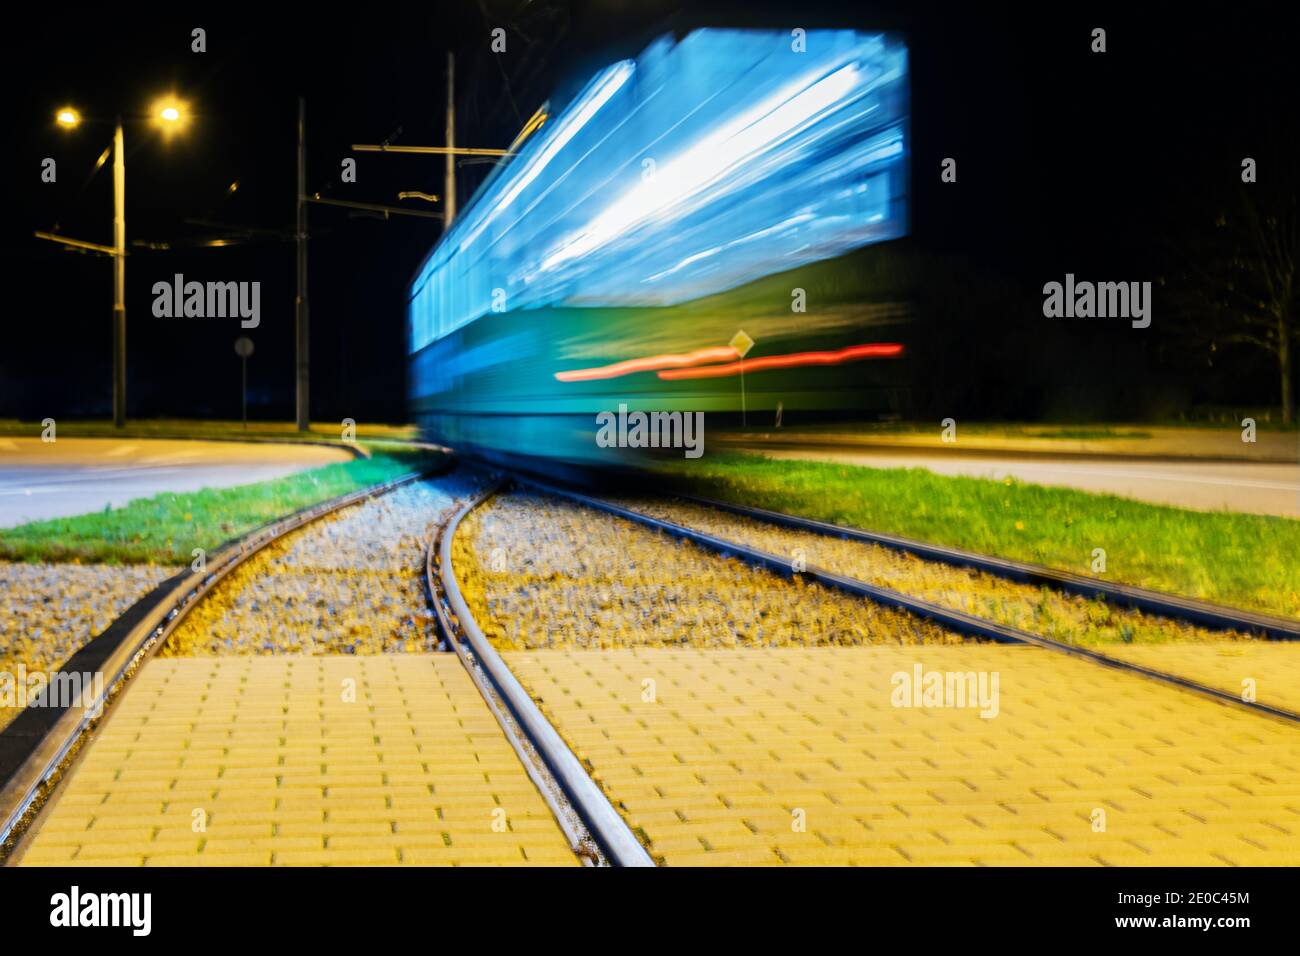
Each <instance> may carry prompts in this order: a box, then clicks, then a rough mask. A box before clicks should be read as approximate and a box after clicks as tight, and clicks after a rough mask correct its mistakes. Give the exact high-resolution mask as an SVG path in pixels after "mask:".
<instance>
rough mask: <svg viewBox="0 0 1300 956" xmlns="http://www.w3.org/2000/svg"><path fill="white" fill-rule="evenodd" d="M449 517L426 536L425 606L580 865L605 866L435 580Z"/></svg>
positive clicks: (606, 862) (438, 575) (483, 496)
mask: <svg viewBox="0 0 1300 956" xmlns="http://www.w3.org/2000/svg"><path fill="white" fill-rule="evenodd" d="M500 485H501V483H500V482H498V483H497V484H496V485H495V486H493V487H491V488H488V489H487V490H485V491H483V492H480V493H479V495H478V497H477V501H476V504H482V502H483V501H486V500H487V498H488V497H490V496H491V495H492V494H494V493H495V492H496V491H497V490H498V489H499V488H500ZM449 522H450V519H448V520H447V521H443V522H441V523H440V524H439V526H438V527H437V528H436V529H435V530H434V532H433V534H431V535H430V536H429V540H428V542H427V543H426V545H425V552H424V587H425V594H426V596H427V597H428V600H429V606H430V607H431V608H433V612H434V616H435V617H436V618H437V619H438V629H439V632H440V633H441V634H442V636H443V640H444V641H445V642H446V644H447V646H448V647H449V648H450V649H451V650H453V651H455V652H456V656H457V657H459V658H460V662H461V664H462V665H464V667H465V670H466V671H467V672H468V673H469V676H470V678H471V679H472V680H473V681H474V684H475V686H476V687H477V688H478V691H479V693H480V694H481V695H482V696H483V700H484V701H485V702H486V703H487V706H488V709H489V710H490V711H492V715H493V716H494V717H496V719H497V723H498V724H500V725H501V729H502V731H504V733H505V736H506V739H507V740H508V741H510V746H511V747H513V748H514V750H515V754H516V755H517V756H518V757H519V762H520V763H521V764H523V767H524V770H525V771H526V772H527V774H528V776H529V778H530V779H531V780H532V781H533V785H534V786H535V787H537V791H538V793H540V794H541V796H542V800H543V801H544V802H545V803H546V805H547V807H549V808H550V811H551V815H552V816H554V817H555V821H556V823H558V824H559V827H560V830H561V831H562V832H563V833H564V836H565V838H566V839H567V840H568V841H569V847H570V849H572V850H573V852H574V855H575V856H577V857H578V858H580V859H581V860H582V862H583V865H584V866H608V865H609V859H608V857H606V856H605V855H604V854H603V853H602V852H601V851H600V847H599V845H598V844H597V842H596V840H595V839H594V838H593V837H592V835H591V832H590V831H589V830H588V829H587V826H586V824H585V823H584V822H583V819H582V815H581V814H580V813H578V810H577V808H576V807H575V806H574V805H573V804H572V802H570V800H569V798H568V795H567V794H565V792H564V788H563V787H561V786H560V783H559V781H558V780H556V779H555V775H554V774H553V773H551V769H550V767H549V766H547V764H546V761H545V759H544V758H543V757H542V755H541V754H540V753H539V752H538V750H537V748H536V747H535V746H533V742H532V741H531V740H529V739H528V735H527V734H525V733H524V732H523V728H522V727H520V726H519V722H518V721H517V720H515V718H514V715H513V714H512V713H511V712H510V708H509V706H508V705H507V704H506V702H505V700H504V699H503V698H502V697H501V694H500V693H499V692H498V691H497V689H496V685H495V684H494V683H493V682H492V678H491V676H490V675H489V674H488V672H487V671H486V670H485V669H484V668H483V666H482V665H481V664H479V662H478V660H477V659H476V658H475V657H474V652H473V651H472V650H470V648H469V647H468V646H467V644H466V642H465V640H464V639H463V638H462V635H461V633H460V629H459V626H458V621H457V619H456V617H455V615H454V614H452V612H451V608H450V606H449V605H448V604H447V602H446V600H445V599H444V597H443V591H442V588H441V587H440V584H439V582H440V581H441V570H442V567H441V565H442V563H441V561H440V560H439V558H438V545H439V544H440V543H441V541H442V536H443V535H444V534H445V533H446V531H447V525H448V524H449Z"/></svg>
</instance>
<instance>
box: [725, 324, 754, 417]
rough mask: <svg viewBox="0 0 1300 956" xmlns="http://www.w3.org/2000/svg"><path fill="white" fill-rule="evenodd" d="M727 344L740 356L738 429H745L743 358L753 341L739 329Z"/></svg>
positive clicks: (751, 346) (752, 345)
mask: <svg viewBox="0 0 1300 956" xmlns="http://www.w3.org/2000/svg"><path fill="white" fill-rule="evenodd" d="M727 344H728V345H730V346H731V347H732V348H733V349H735V350H736V352H737V353H738V354H739V355H740V427H741V428H746V427H748V425H747V414H746V410H745V356H746V355H748V354H749V350H750V349H752V348H753V347H754V340H753V339H751V338H750V337H749V336H748V335H746V334H745V330H744V329H741V330H740V331H739V332H737V333H736V334H735V335H733V336H732V337H731V341H730V342H728V343H727Z"/></svg>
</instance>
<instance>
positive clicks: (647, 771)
mask: <svg viewBox="0 0 1300 956" xmlns="http://www.w3.org/2000/svg"><path fill="white" fill-rule="evenodd" d="M518 484H519V488H520V491H521V493H520V494H518V495H515V494H508V493H503V494H502V495H501V496H500V498H498V499H496V500H492V499H488V500H485V502H484V503H483V504H480V505H479V506H478V508H479V509H481V510H482V512H483V514H482V515H481V517H478V518H477V520H476V521H475V522H472V524H473V527H471V528H469V529H468V530H467V531H463V532H462V537H463V538H465V540H464V541H463V542H462V543H460V544H458V549H459V550H458V551H457V555H458V558H457V560H458V561H463V562H466V564H467V565H472V564H474V563H476V562H482V561H484V560H485V559H486V558H487V555H488V552H489V550H492V551H495V549H496V548H498V547H503V548H505V549H507V550H508V549H509V548H510V547H514V548H515V549H516V553H515V555H514V556H513V557H512V558H511V559H510V561H509V562H507V563H512V564H513V567H511V568H510V569H508V570H504V569H502V568H497V569H495V570H494V569H492V568H490V567H484V568H479V569H478V570H471V569H468V568H467V570H469V576H470V579H471V583H472V584H473V588H474V591H475V593H474V594H472V595H468V596H467V602H468V603H469V604H470V605H471V606H472V608H473V613H475V614H485V615H487V617H485V618H483V621H484V622H485V627H486V622H487V621H488V620H489V618H491V617H492V616H494V615H496V614H498V613H505V614H518V613H520V609H521V608H523V607H524V605H523V604H522V603H521V602H522V601H523V600H524V598H523V597H522V596H521V589H522V590H523V591H525V592H527V608H528V610H529V612H530V614H531V615H534V616H535V619H532V620H530V621H529V623H528V626H527V628H526V633H525V634H524V635H523V636H524V637H526V638H527V640H526V641H525V642H523V643H521V641H520V639H519V638H520V635H519V633H517V632H515V631H512V630H510V629H509V628H507V629H505V630H502V629H501V628H500V627H496V628H495V629H494V631H493V634H494V637H493V640H494V641H496V642H497V643H498V644H499V646H500V647H501V648H502V650H501V657H502V658H503V660H504V661H505V663H506V665H507V666H508V667H509V669H510V670H511V671H512V672H513V674H514V675H515V677H516V678H517V679H518V681H519V682H520V683H521V684H522V685H523V687H524V688H525V689H526V691H527V693H528V694H529V695H530V696H531V697H532V698H533V699H534V701H535V702H536V703H538V704H539V706H540V707H541V708H542V710H543V711H544V713H545V716H546V717H547V718H548V720H549V721H550V723H551V724H552V725H553V726H554V727H555V728H556V730H557V731H559V732H560V734H561V735H562V736H563V738H564V739H565V741H566V743H567V744H568V745H569V746H570V747H571V748H572V749H573V751H574V752H575V754H577V755H578V756H579V757H580V759H581V760H582V762H583V764H584V766H585V767H587V768H588V769H589V771H590V773H591V776H592V778H593V779H594V780H596V781H597V782H598V783H599V784H600V786H601V788H602V790H604V791H605V793H606V795H607V797H608V799H609V800H610V802H611V803H613V804H615V805H616V806H617V807H618V809H619V812H620V814H621V815H622V816H623V817H624V819H625V820H626V821H627V823H628V825H629V826H630V827H631V828H632V829H633V830H634V831H635V832H636V833H637V834H638V836H639V837H640V839H641V841H642V843H643V845H644V846H645V847H646V848H647V849H648V850H649V852H650V853H651V854H652V855H653V857H654V858H655V859H656V861H658V862H662V863H666V864H668V865H702V864H724V865H725V864H751V863H787V864H789V863H792V864H797V865H799V864H802V865H816V864H826V863H833V864H844V863H860V864H878V865H890V864H894V865H897V864H906V863H912V864H916V863H939V864H953V863H967V864H969V863H976V864H977V865H979V864H983V865H998V864H1008V863H1010V864H1015V863H1020V864H1025V863H1039V864H1044V863H1049V864H1053V865H1058V864H1093V865H1095V864H1098V863H1100V864H1103V865H1152V864H1157V863H1166V864H1167V863H1186V864H1192V863H1196V864H1201V865H1205V864H1220V865H1222V864H1228V865H1243V864H1248V863H1251V862H1268V861H1273V862H1278V861H1280V860H1284V859H1289V858H1293V857H1294V853H1295V852H1297V851H1300V837H1298V836H1297V826H1296V821H1295V820H1294V819H1293V818H1294V817H1295V816H1296V814H1297V813H1298V812H1300V811H1297V810H1296V809H1295V808H1294V806H1293V803H1294V800H1293V793H1294V787H1295V786H1297V785H1300V739H1298V738H1297V737H1296V736H1295V733H1294V727H1295V720H1294V717H1293V716H1292V715H1290V714H1287V713H1285V712H1278V711H1280V710H1281V709H1280V708H1271V707H1267V706H1265V707H1248V706H1242V705H1243V704H1244V703H1245V702H1244V701H1243V702H1238V701H1237V700H1236V699H1232V698H1231V697H1230V695H1226V694H1224V693H1222V692H1220V691H1218V690H1217V689H1216V688H1213V687H1205V688H1199V687H1196V686H1195V683H1196V682H1189V681H1186V680H1184V679H1183V678H1181V677H1179V676H1178V675H1175V674H1170V673H1166V672H1161V671H1160V670H1159V669H1158V668H1151V669H1149V670H1150V671H1151V673H1148V672H1146V671H1144V670H1142V669H1140V668H1134V667H1131V666H1127V664H1128V662H1123V661H1115V662H1111V661H1108V660H1104V659H1102V658H1104V657H1105V655H1098V656H1091V655H1090V654H1089V653H1087V651H1088V649H1086V648H1074V647H1069V648H1068V650H1067V649H1065V648H1062V649H1058V648H1057V647H1055V646H1053V644H1055V643H1057V642H1049V641H1039V640H1033V639H1032V638H1034V637H1035V636H1034V635H1030V634H1025V635H1023V636H1022V635H1021V634H1020V633H1017V632H1016V631H1015V629H1012V628H1006V627H1005V626H1000V625H996V624H992V623H991V622H988V621H982V620H979V619H978V618H975V617H974V616H972V615H959V614H954V613H953V612H952V611H951V610H949V609H945V608H943V607H939V606H937V605H929V604H927V603H926V602H920V603H918V602H916V600H915V599H914V598H911V597H909V596H908V595H906V594H903V595H899V594H897V592H895V593H892V594H891V593H885V594H882V593H881V591H882V590H885V589H879V588H874V587H872V586H870V585H864V583H863V582H858V581H854V580H852V579H850V578H846V577H844V576H842V575H832V574H829V573H822V574H820V575H819V574H818V572H817V569H816V568H815V567H805V568H804V569H803V570H802V571H800V572H795V571H794V570H793V569H792V568H791V566H790V561H789V559H788V557H786V556H779V557H778V556H777V555H774V554H770V553H764V552H761V551H759V550H757V549H755V548H752V547H747V546H746V545H744V544H743V543H741V542H738V541H736V540H732V539H728V538H724V537H722V536H721V535H718V534H716V533H714V534H704V533H702V532H700V531H699V530H698V529H695V528H692V527H687V526H685V525H683V524H676V523H673V522H667V521H664V520H662V519H661V518H655V517H651V516H648V515H645V514H639V513H637V512H635V511H633V510H631V509H628V508H625V507H620V506H619V505H616V504H613V503H611V502H607V501H601V500H597V499H593V498H591V497H590V496H585V495H579V494H575V493H572V492H567V491H561V490H559V489H551V488H549V487H548V486H544V485H540V484H538V483H529V482H526V481H519V482H518ZM548 501H551V502H556V503H557V504H555V505H553V506H552V505H547V502H548ZM561 503H564V504H561ZM566 509H567V511H566ZM533 511H537V512H538V514H537V515H536V516H532V512H533ZM557 525H558V526H565V527H569V528H578V529H582V532H583V533H584V534H585V535H586V536H587V537H588V538H589V539H590V540H591V542H593V543H592V544H591V545H584V544H583V541H585V540H587V538H581V537H574V536H573V535H572V534H569V536H568V537H565V536H563V535H562V536H561V537H560V539H558V541H559V544H558V545H557V543H556V540H544V539H543V538H544V534H545V532H546V531H547V530H548V529H550V528H552V527H553V526H557ZM633 527H637V528H639V529H644V530H639V531H637V532H635V533H634V532H633V530H632V528H633ZM466 536H467V537H466ZM665 536H671V537H665ZM673 538H675V539H678V540H679V541H680V542H681V544H679V545H675V546H670V545H664V544H660V545H655V544H654V542H655V540H659V541H661V542H665V541H668V540H671V539H673ZM510 542H514V544H513V545H511V544H510ZM595 542H617V543H616V545H614V546H613V547H612V548H611V547H609V546H603V545H602V546H600V547H598V546H597V545H596V544H595ZM565 547H570V548H574V549H577V550H575V551H574V552H573V553H572V554H568V553H565V552H564V548H565ZM656 547H657V548H658V550H659V551H660V552H661V554H660V555H659V556H658V557H656V556H655V555H654V554H653V553H651V551H652V549H653V548H656ZM557 548H558V549H559V550H557ZM588 551H590V552H591V553H586V552H588ZM691 551H696V552H700V553H707V554H710V555H713V556H714V557H713V560H715V561H717V562H720V563H728V564H730V566H732V567H737V568H742V567H743V568H747V569H750V570H749V573H750V575H751V584H752V586H753V587H755V588H757V587H759V586H760V585H759V583H758V581H757V579H756V578H755V575H759V576H767V577H768V582H769V583H767V584H766V585H765V587H767V588H769V589H772V590H774V591H775V592H777V593H781V592H782V589H781V588H780V587H776V586H775V585H774V584H773V583H771V582H774V581H776V580H777V579H778V577H779V578H784V579H785V580H787V581H788V582H790V590H788V591H786V592H785V594H786V596H785V598H784V600H785V601H787V602H789V603H790V604H792V605H801V604H809V603H811V604H812V605H813V606H820V605H819V604H817V603H816V602H818V601H820V600H821V598H818V597H816V596H815V594H814V591H816V589H818V588H825V589H827V590H831V589H834V590H839V591H842V592H844V593H845V594H846V595H851V596H853V597H854V598H856V599H861V598H863V597H867V598H869V599H872V600H869V601H868V602H867V603H865V604H859V607H860V608H862V609H863V610H864V612H865V610H866V609H867V608H869V607H871V606H872V605H873V603H874V601H875V599H880V598H883V601H882V603H884V604H886V605H889V606H891V607H893V608H896V609H898V610H899V611H902V612H905V613H907V614H909V615H912V616H922V617H928V618H929V620H930V622H931V626H935V625H937V624H939V623H940V622H942V625H943V627H945V628H947V629H949V630H960V631H961V633H963V634H965V635H967V638H968V640H967V641H966V643H965V644H961V643H959V644H956V645H953V644H946V643H944V642H921V643H912V644H908V643H898V642H894V643H892V644H891V643H890V642H888V641H884V642H881V641H878V640H872V639H870V638H866V639H864V640H862V641H858V640H856V639H851V640H850V643H848V644H845V643H843V642H842V641H841V640H840V639H839V638H835V637H833V636H832V639H831V640H830V641H823V640H821V639H818V640H817V641H815V642H811V641H802V642H801V641H797V640H796V641H792V642H786V643H784V644H781V645H774V644H770V643H767V642H763V641H759V642H742V643H738V644H732V645H727V644H720V643H718V642H716V641H715V640H714V639H713V638H712V637H711V636H710V635H711V634H712V632H711V631H709V630H708V629H707V628H702V627H701V626H700V625H699V624H698V623H696V624H692V623H691V622H690V620H689V619H687V618H681V619H680V620H679V622H678V634H679V637H678V640H677V642H676V643H666V642H664V641H661V640H660V639H659V638H654V639H653V641H652V642H651V643H641V644H637V643H628V644H625V643H623V642H622V641H616V642H614V643H610V642H609V641H603V642H601V643H600V644H586V643H574V642H573V639H572V635H571V627H572V620H571V617H572V615H571V613H570V605H572V604H573V603H574V601H575V595H574V592H573V586H574V583H575V582H578V583H580V584H581V585H582V586H583V587H586V588H589V589H591V590H592V591H595V592H599V593H600V594H603V595H606V597H604V598H602V599H600V600H597V601H594V602H592V601H585V602H581V603H583V604H584V606H583V607H582V608H581V609H580V610H581V613H583V614H586V615H588V616H589V618H590V620H592V621H593V622H596V621H601V622H608V625H609V626H610V627H611V628H615V627H620V626H623V625H621V624H620V623H619V620H622V621H623V622H625V623H626V624H627V625H629V626H630V627H631V628H633V629H636V628H638V627H643V626H645V624H646V622H647V621H648V620H649V619H648V618H647V616H646V608H645V597H646V595H647V594H648V593H651V592H650V591H648V590H647V589H654V590H656V591H658V592H660V593H661V594H662V600H663V602H665V603H667V605H668V606H669V607H670V608H678V609H679V611H680V610H689V606H686V607H683V606H682V605H681V604H680V600H681V594H677V593H674V592H675V590H676V589H678V588H679V583H680V582H682V581H683V580H684V579H686V580H689V579H691V578H693V577H696V576H700V575H702V574H703V572H702V571H701V569H700V568H699V567H698V566H697V565H696V564H694V563H692V560H689V559H688V558H689V552H691ZM621 552H626V554H622V555H621V556H620V553H621ZM810 570H811V571H812V575H810V574H809V571H810ZM593 575H594V577H593ZM629 575H630V577H627V581H626V583H620V582H621V579H623V578H624V577H625V576H629ZM809 577H812V583H807V584H803V585H800V584H798V582H799V581H800V580H807V579H808V578H809ZM658 582H672V583H664V584H660V583H658ZM714 584H715V581H714V579H713V578H711V577H710V578H705V579H702V580H701V582H700V586H701V587H703V588H705V589H706V590H707V589H709V588H711V587H713V586H714ZM682 593H689V587H688V588H686V590H685V591H683V592H682ZM736 598H737V600H740V596H739V594H737V595H736ZM609 601H613V602H614V603H613V604H612V605H611V604H609V603H608V602H609ZM494 608H495V609H496V610H493V609H494ZM620 616H621V617H620ZM746 620H748V619H746ZM789 620H793V621H797V620H798V618H797V615H796V616H794V617H792V618H790V619H789ZM591 626H593V627H599V626H602V625H600V624H595V623H593V624H592V625H591ZM743 626H747V627H748V626H752V625H743ZM645 636H646V637H647V638H650V634H649V632H646V635H645ZM971 636H974V637H975V638H977V640H976V641H973V642H972V641H970V640H969V638H970V637H971ZM560 638H563V640H560ZM999 638H1001V639H1000V640H999ZM1027 638H1028V639H1027ZM1256 643H1276V642H1256ZM1075 651H1084V652H1085V653H1083V654H1076V653H1074V652H1075ZM1079 657H1083V658H1084V660H1083V661H1079V660H1078V658H1079ZM1097 665H1103V666H1097ZM923 667H924V669H925V670H926V671H927V672H929V674H931V675H932V674H934V673H939V674H948V675H949V676H951V675H952V674H953V673H956V674H958V675H959V676H960V675H967V676H975V675H978V676H979V677H980V679H983V678H984V677H986V676H988V677H991V678H996V676H997V674H998V673H999V672H1000V673H1001V675H1002V678H1003V680H1002V689H1003V693H1002V695H1001V700H1002V704H1001V712H1000V713H999V712H998V708H997V706H996V704H995V705H994V706H993V707H992V708H991V712H989V713H980V714H978V715H977V714H975V713H974V712H973V711H971V710H966V711H964V712H963V711H960V710H947V709H945V708H946V707H949V706H952V704H951V703H947V704H945V703H943V702H942V701H941V702H940V703H939V704H938V705H931V704H929V703H925V704H916V705H915V707H914V706H913V704H912V702H911V701H909V700H907V699H903V700H901V701H900V700H899V698H898V697H897V695H896V694H891V682H892V681H893V680H897V679H898V678H899V677H900V676H902V677H903V678H905V679H906V678H908V677H910V675H911V672H912V671H913V669H915V670H916V671H918V672H919V671H920V670H921V669H922V668H923ZM918 681H919V674H918ZM646 687H650V688H651V692H650V694H649V696H648V697H647V696H645V688H646ZM656 687H657V688H658V697H656V696H655V691H654V688H656ZM981 693H982V691H981ZM993 696H994V698H995V699H996V697H997V694H996V691H995V693H994V695H993ZM956 706H958V707H960V706H961V704H960V702H959V703H958V704H957V705H956ZM916 708H920V709H916ZM982 717H988V718H990V719H988V720H987V721H985V720H982V719H981V718H982ZM1245 794H1250V796H1249V798H1247V797H1245ZM1243 799H1249V801H1250V802H1249V804H1248V805H1242V804H1241V803H1240V801H1241V800H1243ZM1107 814H1110V815H1112V816H1111V818H1110V825H1109V829H1107V822H1106V820H1107Z"/></svg>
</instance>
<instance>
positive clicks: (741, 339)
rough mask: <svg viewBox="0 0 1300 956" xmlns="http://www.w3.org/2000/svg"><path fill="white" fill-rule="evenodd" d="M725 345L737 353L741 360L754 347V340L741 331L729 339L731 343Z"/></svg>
mask: <svg viewBox="0 0 1300 956" xmlns="http://www.w3.org/2000/svg"><path fill="white" fill-rule="evenodd" d="M727 344H728V345H730V346H731V347H732V348H733V349H735V350H736V351H737V352H739V353H740V357H741V358H744V357H745V356H746V355H747V354H749V350H750V349H752V348H753V347H754V340H753V339H751V338H750V337H749V336H748V335H746V334H745V330H744V329H741V330H740V331H739V332H737V333H736V334H735V335H733V336H732V337H731V341H730V342H728V343H727Z"/></svg>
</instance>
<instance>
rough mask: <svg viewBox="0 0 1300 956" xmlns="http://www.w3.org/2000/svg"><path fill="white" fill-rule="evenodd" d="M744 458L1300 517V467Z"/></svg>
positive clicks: (778, 452)
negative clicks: (913, 471) (902, 471)
mask: <svg viewBox="0 0 1300 956" xmlns="http://www.w3.org/2000/svg"><path fill="white" fill-rule="evenodd" d="M743 450H744V451H753V452H758V453H761V454H764V455H769V456H771V457H773V458H803V459H811V460H814V461H833V462H841V463H844V464H849V465H864V466H866V467H870V468H926V469H928V470H930V471H933V472H936V473H937V474H940V475H967V476H970V477H973V478H993V479H996V480H998V481H1001V480H1003V479H1005V478H1008V477H1011V478H1016V479H1018V480H1020V481H1026V482H1031V483H1033V484H1038V485H1060V486H1064V487H1067V488H1078V489H1080V490H1082V491H1091V492H1096V493H1105V494H1112V495H1121V496H1123V497H1125V498H1136V499H1138V500H1139V501H1150V502H1154V503H1156V504H1164V505H1175V506H1177V507H1179V508H1192V509H1195V510H1199V511H1214V510H1223V509H1226V510H1228V511H1241V512H1245V513H1248V514H1262V515H1284V516H1286V517H1290V518H1298V517H1300V465H1296V464H1274V463H1265V462H1224V461H1151V460H1143V459H1139V458H1135V459H1132V460H1130V461H1123V460H1116V459H1113V458H1112V459H1098V460H1088V459H1086V458H1079V457H1060V458H1057V457H1039V456H1034V457H1027V456H1026V457H1017V456H1013V455H995V454H989V455H973V454H969V453H967V454H963V455H960V456H957V455H950V454H945V453H944V452H939V451H934V452H928V451H918V452H894V451H882V450H879V449H871V450H866V449H854V448H850V447H839V448H833V447H826V446H808V447H800V448H798V449H788V448H773V447H770V446H752V447H745V448H743Z"/></svg>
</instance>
